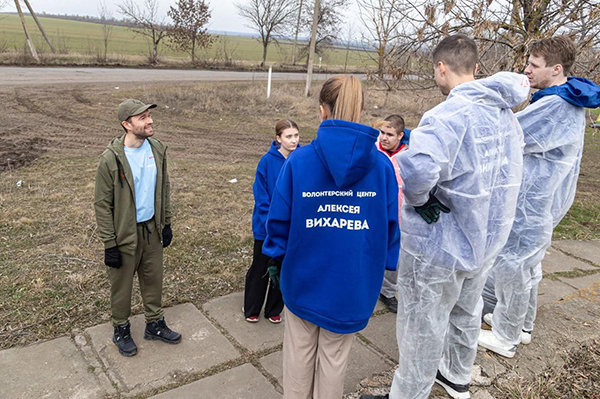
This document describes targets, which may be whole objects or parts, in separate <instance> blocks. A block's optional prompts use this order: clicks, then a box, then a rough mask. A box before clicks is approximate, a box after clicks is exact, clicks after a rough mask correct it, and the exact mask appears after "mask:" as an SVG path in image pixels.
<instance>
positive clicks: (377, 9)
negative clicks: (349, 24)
mask: <svg viewBox="0 0 600 399" xmlns="http://www.w3.org/2000/svg"><path fill="white" fill-rule="evenodd" d="M357 1H358V6H359V10H360V12H359V18H360V20H361V22H362V24H363V25H364V26H365V28H366V33H364V34H363V40H364V41H366V43H367V44H368V45H369V46H370V47H372V48H373V49H374V50H375V52H376V54H377V60H376V61H377V73H378V75H379V77H380V78H381V79H383V77H384V74H385V72H386V67H387V66H388V65H387V64H388V61H389V59H390V58H391V57H392V56H393V54H394V52H395V50H396V49H395V46H394V44H395V42H396V41H397V40H398V39H399V37H400V34H399V32H398V28H399V26H400V24H401V23H403V20H402V18H400V14H399V13H398V9H399V8H400V3H401V0H357Z"/></svg>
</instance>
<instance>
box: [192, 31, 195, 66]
mask: <svg viewBox="0 0 600 399" xmlns="http://www.w3.org/2000/svg"><path fill="white" fill-rule="evenodd" d="M195 63H196V37H195V36H194V38H193V39H192V64H195Z"/></svg>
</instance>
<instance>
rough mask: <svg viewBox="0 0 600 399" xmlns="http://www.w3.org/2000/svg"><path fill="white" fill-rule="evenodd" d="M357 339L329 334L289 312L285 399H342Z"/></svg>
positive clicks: (285, 346)
mask: <svg viewBox="0 0 600 399" xmlns="http://www.w3.org/2000/svg"><path fill="white" fill-rule="evenodd" d="M354 335H355V334H354V333H352V334H338V333H334V332H331V331H328V330H326V329H324V328H321V327H319V326H317V325H315V324H313V323H311V322H309V321H306V320H304V319H301V318H299V317H298V316H296V315H294V314H293V313H292V312H290V311H289V310H288V309H287V308H286V309H285V330H284V336H283V397H284V399H311V398H314V399H340V398H341V397H342V395H343V394H344V375H345V374H346V367H347V366H348V358H349V357H350V349H351V348H352V341H354Z"/></svg>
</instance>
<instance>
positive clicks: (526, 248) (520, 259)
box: [492, 95, 585, 345]
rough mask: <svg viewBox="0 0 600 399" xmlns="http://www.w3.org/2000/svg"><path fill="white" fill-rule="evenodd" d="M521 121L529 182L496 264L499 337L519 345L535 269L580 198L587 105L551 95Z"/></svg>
mask: <svg viewBox="0 0 600 399" xmlns="http://www.w3.org/2000/svg"><path fill="white" fill-rule="evenodd" d="M517 119H518V120H519V123H520V124H521V127H522V128H523V133H524V137H525V148H524V158H523V182H522V184H521V190H520V192H519V198H518V200H517V212H516V214H515V222H514V225H513V227H512V230H511V232H510V236H509V238H508V242H507V243H506V246H505V247H504V248H503V249H502V251H501V252H500V254H499V255H498V258H497V259H496V263H495V265H494V280H495V294H496V298H497V300H498V302H497V304H496V308H495V309H494V313H493V317H492V331H493V332H494V335H495V336H496V337H497V338H499V339H501V340H503V341H505V342H507V343H510V344H513V345H517V344H519V343H520V342H521V331H522V330H523V328H524V324H525V318H526V315H527V312H528V308H529V306H530V305H529V303H530V299H531V290H532V288H533V286H534V285H535V284H536V281H535V280H536V273H535V267H536V266H537V265H538V264H539V263H540V262H541V261H542V259H543V258H544V255H545V254H546V249H547V248H548V247H549V246H550V243H551V241H552V231H553V230H554V227H556V225H557V224H558V223H559V222H560V220H561V219H562V218H563V217H564V216H565V214H566V213H567V211H568V210H569V208H570V207H571V205H572V203H573V200H574V198H575V189H576V186H577V178H578V177H579V167H580V164H581V156H582V152H583V142H584V138H585V109H584V108H582V107H577V106H575V105H572V104H570V103H568V102H567V101H565V100H564V99H562V98H561V97H559V96H558V95H549V96H545V97H542V98H541V99H540V100H538V101H536V102H535V103H533V104H531V105H529V106H528V107H527V108H525V109H524V110H523V111H521V112H519V113H517Z"/></svg>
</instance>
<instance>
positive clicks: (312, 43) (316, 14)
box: [304, 0, 321, 97]
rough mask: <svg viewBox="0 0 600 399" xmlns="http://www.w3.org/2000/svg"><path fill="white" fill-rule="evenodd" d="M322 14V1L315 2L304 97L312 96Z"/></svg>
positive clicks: (316, 0)
mask: <svg viewBox="0 0 600 399" xmlns="http://www.w3.org/2000/svg"><path fill="white" fill-rule="evenodd" d="M320 12H321V1H320V0H315V11H314V13H313V23H312V30H311V33H310V51H309V53H308V71H307V74H306V91H305V92H304V95H305V96H306V97H308V96H310V86H311V84H312V73H313V64H314V61H315V47H316V44H317V25H318V24H319V13H320Z"/></svg>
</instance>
